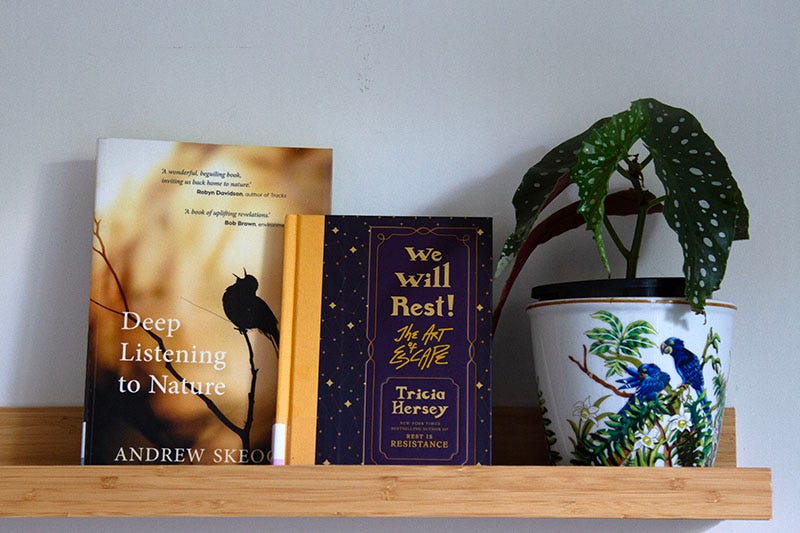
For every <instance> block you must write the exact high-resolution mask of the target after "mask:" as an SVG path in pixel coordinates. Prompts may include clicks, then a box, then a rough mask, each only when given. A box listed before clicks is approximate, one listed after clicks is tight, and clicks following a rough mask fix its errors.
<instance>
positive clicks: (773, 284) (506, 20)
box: [0, 0, 800, 532]
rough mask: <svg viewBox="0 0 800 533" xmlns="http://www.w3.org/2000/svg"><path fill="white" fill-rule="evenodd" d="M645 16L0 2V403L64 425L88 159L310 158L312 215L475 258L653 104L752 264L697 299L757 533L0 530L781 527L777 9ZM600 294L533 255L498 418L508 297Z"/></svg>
mask: <svg viewBox="0 0 800 533" xmlns="http://www.w3.org/2000/svg"><path fill="white" fill-rule="evenodd" d="M134 4H138V5H136V7H133V5H134ZM162 4H164V5H165V6H166V7H164V6H162ZM666 4H668V3H666V2H642V1H639V2H588V1H586V2H565V1H559V2H542V1H520V2H510V1H508V2H491V1H486V2H482V1H478V0H469V1H451V2H388V1H387V2H377V1H375V2H368V1H359V0H351V1H347V2H345V1H341V2H304V3H298V2H296V1H292V0H289V1H271V2H249V3H246V2H238V3H233V4H232V3H230V2H203V3H201V2H146V1H141V2H125V3H123V2H91V1H86V2H67V1H61V2H2V3H0V21H2V22H0V24H1V25H2V31H0V139H1V140H2V141H1V142H0V188H1V189H0V202H1V204H0V205H1V206H2V208H1V209H0V221H2V224H0V228H2V230H0V231H1V232H2V235H1V236H0V242H1V243H2V248H1V250H2V254H0V272H2V280H1V281H0V325H1V326H2V328H1V329H0V332H2V333H0V336H2V337H1V338H2V342H0V405H5V406H23V405H79V404H81V403H82V401H83V379H84V360H85V344H86V341H85V335H86V316H87V310H88V306H87V295H88V278H89V272H88V267H89V258H90V251H89V250H90V243H91V239H90V229H91V209H92V195H93V179H94V176H93V168H94V162H93V159H94V150H95V141H96V139H97V138H98V137H106V136H111V137H113V136H117V137H140V138H156V139H175V140H186V141H206V142H219V143H231V144H234V143H241V144H271V145H305V146H331V147H333V148H334V160H335V162H334V199H333V206H334V211H335V212H337V213H362V214H475V215H490V216H493V217H495V233H496V236H495V244H496V250H497V251H499V248H500V244H501V242H502V239H503V238H504V237H505V235H506V234H507V233H508V232H509V231H510V230H511V228H512V227H513V213H512V210H511V207H510V200H511V196H512V194H513V192H514V190H515V189H516V186H517V184H518V182H519V179H520V178H521V176H522V174H523V173H524V171H525V170H526V169H527V168H528V166H530V165H531V164H533V163H534V162H535V161H536V160H537V159H538V158H539V157H541V156H542V155H543V154H544V152H545V151H546V148H548V147H549V146H551V145H553V144H554V143H556V142H557V141H560V140H562V139H563V138H566V137H568V136H571V135H574V134H576V133H578V132H579V131H582V129H584V128H585V127H586V126H588V125H589V124H590V123H591V122H592V121H593V120H594V119H596V118H599V117H600V116H605V115H608V114H610V113H613V112H617V111H620V110H622V109H625V108H627V106H628V103H629V102H630V101H631V100H633V99H636V98H639V97H649V96H652V97H655V98H658V99H660V100H662V101H664V102H666V103H669V104H672V105H677V106H679V107H684V108H686V109H689V110H690V111H692V112H693V113H694V114H695V115H696V116H697V117H698V118H699V119H700V120H701V122H702V123H703V125H704V127H705V129H706V131H708V132H709V133H710V134H711V135H712V137H714V139H715V140H716V142H717V145H718V146H719V147H720V148H721V149H722V151H723V152H724V153H725V154H726V155H727V157H728V162H729V164H730V166H731V168H732V170H733V172H734V175H735V176H736V177H737V178H738V180H739V184H740V186H741V188H742V190H743V192H744V197H745V200H746V202H747V204H748V206H749V208H750V212H751V240H750V241H744V242H738V243H736V245H735V246H734V249H733V253H732V257H731V263H730V265H729V270H728V274H727V277H726V281H725V283H724V286H723V289H722V290H721V292H720V294H719V296H720V297H722V298H725V299H731V300H734V301H736V302H737V303H738V304H739V306H740V311H739V316H738V325H739V328H738V331H737V347H736V349H735V353H734V357H735V360H734V374H733V376H732V378H731V388H730V391H729V398H730V402H731V403H732V404H733V405H734V406H735V407H736V408H737V411H738V451H739V461H740V464H741V465H744V466H768V467H772V468H773V478H774V514H775V518H774V520H773V521H772V522H754V523H750V522H725V523H722V524H719V525H716V524H715V523H713V522H677V523H673V522H659V521H646V522H645V521H626V522H620V521H599V522H597V521H577V520H576V521H549V520H474V521H468V520H375V519H358V520H345V519H342V520H305V519H280V520H278V519H275V520H270V519H258V520H253V519H244V518H242V519H233V520H226V521H224V522H222V521H220V520H207V519H194V520H168V521H164V522H163V523H162V522H157V521H154V520H150V519H146V520H133V519H128V520H105V519H103V520H92V521H87V520H74V521H67V520H55V521H49V520H48V521H46V520H6V521H3V522H1V523H0V529H3V530H6V529H8V530H13V529H16V530H26V529H27V528H30V529H35V530H39V529H41V530H62V529H65V528H66V529H75V530H82V529H85V528H88V527H103V528H105V529H110V528H111V527H114V528H116V529H118V530H119V531H138V530H149V529H152V528H154V527H160V526H161V525H167V526H169V527H170V528H172V529H174V530H178V531H182V530H186V531H189V530H192V531H195V530H198V531H212V530H216V529H219V528H220V527H225V528H226V529H228V530H231V531H238V530H243V531H244V530H250V529H253V528H258V529H267V530H268V529H272V528H274V529H278V528H280V529H281V530H287V529H288V530H306V529H315V528H320V529H321V528H323V527H324V528H325V529H329V530H331V531H338V530H341V531H345V530H347V531H352V530H355V531H368V530H369V531H372V530H378V531H387V530H394V529H401V528H403V529H404V528H414V527H425V528H427V529H431V530H438V531H463V530H470V529H471V530H476V531H477V530H481V531H485V530H489V531H509V530H520V531H524V530H529V529H536V530H537V531H634V530H635V531H637V532H655V531H675V530H687V531H700V530H705V529H708V528H713V529H714V530H719V531H736V530H741V531H745V530H746V531H752V530H771V529H774V530H777V531H787V530H790V529H794V528H796V527H798V524H800V511H798V507H797V505H796V503H795V500H796V499H797V498H798V496H800V491H798V489H797V486H796V473H797V471H798V469H799V468H800V461H799V460H798V455H799V454H798V453H797V451H796V449H795V447H796V446H797V427H798V422H800V420H799V419H798V414H797V409H798V401H797V396H796V394H797V390H798V387H797V373H796V371H795V368H796V366H797V365H796V358H797V352H798V348H797V346H796V344H797V341H796V340H795V339H794V338H793V337H792V336H791V335H792V334H794V333H795V332H796V329H797V327H796V324H797V320H798V318H800V314H798V312H797V310H796V305H797V302H798V300H800V290H799V289H798V285H799V284H798V282H797V277H796V272H797V265H798V263H800V252H798V249H799V248H800V246H798V245H800V238H799V237H798V233H799V232H800V224H798V221H797V214H796V213H797V201H798V200H800V180H798V177H797V169H798V168H800V145H799V143H798V137H797V136H798V124H800V111H798V109H800V97H799V96H798V94H800V91H798V87H800V33H799V32H798V28H800V4H798V3H796V2H791V1H788V0H787V1H784V2H702V3H700V2H674V3H670V4H674V5H670V6H667V5H666ZM601 5H602V6H601ZM653 233H654V234H655V235H657V236H664V237H665V239H664V240H663V242H652V241H651V243H650V244H649V245H647V247H646V250H645V254H646V256H645V259H644V263H645V266H644V272H643V273H644V274H653V275H664V274H673V275H674V274H680V257H679V255H680V254H679V250H678V247H677V244H676V241H675V239H674V237H673V236H671V235H670V234H669V233H667V232H665V231H664V228H663V227H660V228H658V227H657V228H655V229H654V231H653ZM573 258H577V260H576V261H575V263H574V264H573V265H571V266H566V267H565V265H564V261H565V260H570V259H573ZM600 273H601V272H600V267H599V263H598V262H597V260H596V259H595V255H594V252H593V250H592V243H591V241H590V239H589V237H588V235H587V234H585V233H584V232H582V231H577V232H574V235H571V236H570V237H569V238H567V239H563V240H562V242H561V243H559V244H554V245H548V246H547V247H544V248H543V249H542V250H540V251H539V252H538V255H537V256H536V257H535V258H534V260H533V261H532V262H531V264H530V265H529V266H528V267H527V269H526V271H525V272H524V275H523V277H524V279H523V280H522V281H521V283H519V286H518V288H517V290H516V291H515V293H514V296H513V299H512V302H511V303H510V305H509V307H508V310H507V315H506V316H505V317H504V320H503V322H502V324H501V328H500V330H499V332H498V335H497V338H496V342H495V361H496V366H495V367H496V374H495V375H496V379H495V394H496V398H497V402H498V403H505V404H530V403H532V395H531V389H530V387H531V381H532V379H533V373H532V364H531V362H530V358H529V355H528V348H529V341H528V332H527V324H526V322H525V319H524V317H523V315H522V311H521V310H522V309H523V308H524V304H525V299H526V293H527V291H528V288H529V287H530V286H531V285H534V284H537V283H543V282H548V281H561V280H565V279H567V278H568V277H575V276H581V277H591V276H592V275H598V274H600ZM497 292H499V286H498V288H497ZM514 315H516V316H514ZM620 475H624V473H621V474H620ZM630 505H631V506H632V507H636V501H635V499H632V500H631V502H630Z"/></svg>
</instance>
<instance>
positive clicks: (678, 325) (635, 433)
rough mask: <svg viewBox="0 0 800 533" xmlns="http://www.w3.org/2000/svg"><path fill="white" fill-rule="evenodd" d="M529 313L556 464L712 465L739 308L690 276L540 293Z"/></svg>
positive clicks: (557, 287)
mask: <svg viewBox="0 0 800 533" xmlns="http://www.w3.org/2000/svg"><path fill="white" fill-rule="evenodd" d="M532 295H533V297H534V298H535V299H537V300H538V301H537V302H535V303H533V304H531V305H530V306H529V307H528V317H529V319H530V323H531V335H532V339H533V355H534V365H535V369H536V376H537V384H538V387H539V403H540V406H541V408H542V414H543V419H544V423H545V432H546V434H547V437H548V443H549V445H550V458H551V460H552V462H553V463H554V464H577V465H638V466H712V465H713V464H714V458H715V456H716V451H717V445H718V442H719V434H720V429H721V427H722V416H723V413H724V407H725V405H724V404H725V389H726V386H727V382H728V372H729V369H730V350H731V338H732V333H733V329H732V322H733V317H734V314H735V311H736V307H735V306H734V305H732V304H729V303H725V302H720V301H713V300H710V301H708V302H707V303H706V307H705V311H706V314H705V316H703V315H700V314H696V313H694V312H693V311H692V310H691V308H690V306H689V304H688V303H687V302H686V300H685V299H684V298H683V279H682V278H643V279H632V280H617V279H613V280H599V281H591V282H576V283H562V284H557V285H547V286H542V287H535V288H534V289H533V291H532Z"/></svg>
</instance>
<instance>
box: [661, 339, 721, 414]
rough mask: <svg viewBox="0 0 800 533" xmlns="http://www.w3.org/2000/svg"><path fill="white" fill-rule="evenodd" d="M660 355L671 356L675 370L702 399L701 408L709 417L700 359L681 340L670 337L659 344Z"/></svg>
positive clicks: (708, 404)
mask: <svg viewBox="0 0 800 533" xmlns="http://www.w3.org/2000/svg"><path fill="white" fill-rule="evenodd" d="M661 353H663V354H664V355H670V356H672V360H673V361H674V363H675V370H676V371H677V372H678V375H679V376H680V377H681V379H682V380H683V383H687V384H688V385H689V386H690V387H692V389H694V390H695V392H697V396H698V398H701V397H702V398H703V402H702V406H703V411H704V412H705V414H706V418H709V419H710V417H711V409H710V403H709V401H708V398H706V397H705V394H704V392H705V385H704V380H703V368H702V367H701V366H700V358H699V357H697V355H695V354H694V353H693V352H692V351H691V350H689V349H688V348H687V347H686V346H684V344H683V340H681V339H679V338H677V337H670V338H668V339H667V340H665V341H664V342H662V343H661Z"/></svg>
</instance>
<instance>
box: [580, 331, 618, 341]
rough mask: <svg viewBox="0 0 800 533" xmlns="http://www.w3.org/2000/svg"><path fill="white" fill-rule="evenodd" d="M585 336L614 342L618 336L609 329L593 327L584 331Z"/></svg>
mask: <svg viewBox="0 0 800 533" xmlns="http://www.w3.org/2000/svg"><path fill="white" fill-rule="evenodd" d="M586 336H587V337H589V338H590V339H597V340H599V341H606V342H616V341H617V339H618V337H617V336H616V335H614V333H613V332H612V331H611V330H608V329H606V328H594V329H590V330H589V331H587V332H586Z"/></svg>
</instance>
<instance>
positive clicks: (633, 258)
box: [625, 155, 651, 278]
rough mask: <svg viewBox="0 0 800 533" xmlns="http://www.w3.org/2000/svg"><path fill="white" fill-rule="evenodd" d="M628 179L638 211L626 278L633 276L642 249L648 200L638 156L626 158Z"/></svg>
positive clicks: (646, 159) (627, 259)
mask: <svg viewBox="0 0 800 533" xmlns="http://www.w3.org/2000/svg"><path fill="white" fill-rule="evenodd" d="M650 159H651V158H650V156H649V155H648V157H647V158H645V163H649V162H650ZM626 163H627V164H628V173H629V175H630V178H629V179H630V181H631V183H633V190H634V191H636V199H637V201H638V203H639V212H638V213H637V214H636V227H635V228H634V230H633V240H632V241H631V246H630V249H629V251H628V252H629V253H628V255H627V256H625V259H626V271H625V277H626V278H635V277H636V269H637V267H638V266H639V254H640V253H641V250H642V240H643V238H644V224H645V221H646V219H647V211H648V210H649V205H648V202H647V201H646V200H645V195H644V192H645V191H644V187H643V184H642V168H643V167H644V164H642V163H639V161H638V156H632V157H631V158H630V159H627V160H626Z"/></svg>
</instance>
